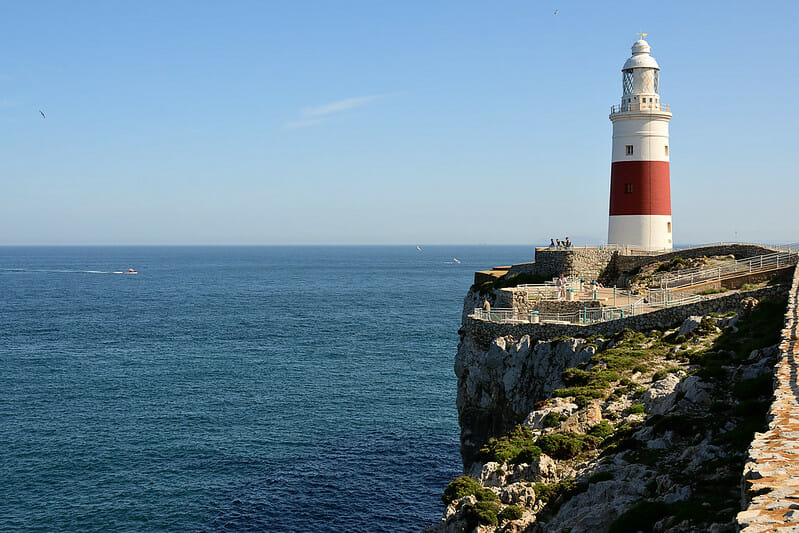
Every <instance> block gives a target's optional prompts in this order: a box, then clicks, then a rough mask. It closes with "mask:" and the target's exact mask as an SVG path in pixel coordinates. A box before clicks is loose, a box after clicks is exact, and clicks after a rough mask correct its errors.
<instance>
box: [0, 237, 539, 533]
mask: <svg viewBox="0 0 799 533" xmlns="http://www.w3.org/2000/svg"><path fill="white" fill-rule="evenodd" d="M531 254H532V249H529V248H523V247H488V246H482V247H477V246H475V247H443V246H442V247H424V249H423V251H422V252H421V253H420V252H418V251H417V250H416V249H415V247H413V246H406V247H209V248H205V247H174V248H173V247H110V248H109V247H85V248H77V247H52V248H38V247H23V248H17V247H0V530H3V531H5V530H26V531H36V530H48V531H64V530H69V531H109V530H113V531H144V530H157V531H167V530H169V531H219V530H233V531H253V530H257V531H303V532H306V531H336V532H340V531H348V532H349V531H354V532H359V531H363V532H370V533H371V532H379V531H390V532H395V531H418V530H419V529H421V528H422V527H424V526H425V525H427V524H428V523H431V522H433V521H436V520H437V519H438V518H439V516H440V512H441V504H440V495H441V492H442V490H443V488H444V487H445V486H446V484H447V483H448V482H449V481H450V480H451V479H452V478H453V477H455V476H457V475H458V474H459V472H460V457H459V453H458V425H457V413H456V410H455V394H456V391H455V387H456V380H455V376H454V375H453V370H452V362H453V356H454V354H455V351H456V347H457V330H458V326H459V322H460V311H461V305H462V299H463V296H464V294H465V291H466V289H467V288H468V286H469V285H470V284H471V282H472V278H473V271H474V270H476V269H483V268H486V267H489V266H492V265H496V264H510V263H512V262H519V261H523V260H529V258H530V256H531ZM453 257H457V258H459V259H460V260H461V261H462V263H461V264H457V263H455V262H453V261H452V258H453ZM128 267H133V268H135V269H137V270H138V271H139V274H138V275H122V274H113V273H112V272H114V271H120V270H124V269H127V268H128ZM89 271H99V272H89Z"/></svg>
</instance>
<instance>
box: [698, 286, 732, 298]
mask: <svg viewBox="0 0 799 533" xmlns="http://www.w3.org/2000/svg"><path fill="white" fill-rule="evenodd" d="M722 292H727V289H725V288H724V287H716V288H714V289H705V290H703V291H699V292H697V293H696V294H700V295H702V296H707V295H708V294H720V293H722Z"/></svg>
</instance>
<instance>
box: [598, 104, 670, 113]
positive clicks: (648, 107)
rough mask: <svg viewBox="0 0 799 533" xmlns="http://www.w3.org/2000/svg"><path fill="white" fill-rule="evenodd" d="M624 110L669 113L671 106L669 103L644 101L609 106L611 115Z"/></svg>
mask: <svg viewBox="0 0 799 533" xmlns="http://www.w3.org/2000/svg"><path fill="white" fill-rule="evenodd" d="M625 111H651V112H653V113H656V112H658V111H664V112H666V113H671V106H670V105H669V104H661V103H659V102H646V103H643V104H642V103H630V104H618V105H612V106H610V114H611V115H613V114H615V113H623V112H625Z"/></svg>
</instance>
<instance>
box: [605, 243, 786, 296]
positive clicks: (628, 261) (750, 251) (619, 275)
mask: <svg viewBox="0 0 799 533" xmlns="http://www.w3.org/2000/svg"><path fill="white" fill-rule="evenodd" d="M776 251H777V250H775V249H773V248H768V247H766V246H760V245H757V244H717V245H708V246H697V247H695V248H683V249H681V250H674V251H672V252H667V253H663V254H658V255H620V254H616V255H614V256H613V258H612V260H611V261H609V263H608V265H607V268H606V273H605V276H603V278H604V280H605V281H606V282H607V283H609V284H615V285H618V286H619V287H624V286H625V284H626V281H627V277H628V276H629V274H630V273H631V272H633V271H635V270H637V269H639V268H641V267H642V266H644V265H648V264H649V263H654V262H656V261H657V262H660V261H670V260H671V259H672V258H674V257H682V258H684V259H689V258H695V257H703V256H704V257H712V256H717V255H733V256H735V259H746V258H747V257H755V256H758V255H765V254H771V253H775V252H776Z"/></svg>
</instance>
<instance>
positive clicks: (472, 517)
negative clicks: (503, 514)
mask: <svg viewBox="0 0 799 533" xmlns="http://www.w3.org/2000/svg"><path fill="white" fill-rule="evenodd" d="M498 513H499V505H497V504H496V503H494V502H487V501H483V502H477V503H475V504H474V505H472V504H467V505H464V506H463V516H464V518H466V521H467V522H468V524H469V529H470V530H471V529H473V528H475V527H476V526H477V525H478V524H487V525H492V526H495V525H497V523H498V522H499V521H498V520H497V514H498Z"/></svg>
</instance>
